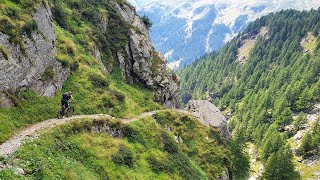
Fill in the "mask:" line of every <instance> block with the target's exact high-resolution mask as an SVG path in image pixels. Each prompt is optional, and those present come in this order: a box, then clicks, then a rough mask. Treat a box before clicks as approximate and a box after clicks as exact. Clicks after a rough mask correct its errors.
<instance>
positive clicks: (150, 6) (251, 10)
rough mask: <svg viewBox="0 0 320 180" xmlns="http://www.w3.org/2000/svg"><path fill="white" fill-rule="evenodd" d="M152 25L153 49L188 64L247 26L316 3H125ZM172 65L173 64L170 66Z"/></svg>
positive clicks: (155, 0) (221, 0)
mask: <svg viewBox="0 0 320 180" xmlns="http://www.w3.org/2000/svg"><path fill="white" fill-rule="evenodd" d="M129 1H130V2H131V3H132V4H134V5H136V6H137V7H138V11H139V14H141V15H147V16H149V18H150V19H151V20H152V21H153V24H154V25H153V27H152V29H151V38H152V41H153V43H154V44H155V47H156V49H158V50H159V51H161V52H162V53H163V54H169V55H170V56H168V60H169V63H174V64H179V62H181V64H188V63H190V62H192V61H193V60H195V59H196V58H198V57H200V56H202V55H204V54H205V53H209V52H211V51H217V50H219V49H220V48H221V47H222V46H223V45H224V44H225V43H227V42H229V41H230V40H231V39H232V38H233V37H235V36H236V35H237V34H238V33H239V32H241V31H242V30H244V29H245V27H246V26H247V25H248V24H249V22H251V21H254V20H255V19H257V18H259V17H261V16H264V15H267V14H269V13H272V12H277V11H281V10H284V9H297V10H309V9H311V8H318V7H319V6H320V3H319V1H318V0H305V1H300V0H264V1H262V0H259V1H256V0H244V1H238V0H197V1H195V0H151V1H146V0H129ZM172 65H173V64H172Z"/></svg>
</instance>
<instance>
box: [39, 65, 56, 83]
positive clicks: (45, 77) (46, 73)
mask: <svg viewBox="0 0 320 180" xmlns="http://www.w3.org/2000/svg"><path fill="white" fill-rule="evenodd" d="M53 77H54V70H53V69H52V68H48V69H46V70H45V71H44V73H43V74H42V76H41V80H42V81H48V80H51V79H53Z"/></svg>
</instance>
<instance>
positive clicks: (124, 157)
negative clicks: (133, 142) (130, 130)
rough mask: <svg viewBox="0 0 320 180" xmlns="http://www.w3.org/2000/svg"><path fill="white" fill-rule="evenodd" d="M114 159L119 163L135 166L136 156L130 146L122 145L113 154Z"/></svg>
mask: <svg viewBox="0 0 320 180" xmlns="http://www.w3.org/2000/svg"><path fill="white" fill-rule="evenodd" d="M112 161H113V162H114V163H116V164H118V165H127V166H129V167H133V163H134V158H133V153H132V151H131V150H130V148H128V147H126V146H124V145H122V146H120V148H119V151H118V152H117V153H116V154H113V155H112Z"/></svg>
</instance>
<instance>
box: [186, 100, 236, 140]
mask: <svg viewBox="0 0 320 180" xmlns="http://www.w3.org/2000/svg"><path fill="white" fill-rule="evenodd" d="M187 110H189V111H191V113H192V114H193V115H194V116H195V117H197V118H198V119H199V121H200V122H201V123H202V124H205V125H207V126H213V127H215V128H219V129H220V130H221V134H222V135H223V136H224V137H229V136H230V132H229V129H228V126H227V120H226V118H225V117H224V116H223V114H222V113H221V111H220V110H219V109H218V108H217V107H216V106H215V105H213V104H212V103H210V102H209V101H208V100H191V101H189V103H188V105H187Z"/></svg>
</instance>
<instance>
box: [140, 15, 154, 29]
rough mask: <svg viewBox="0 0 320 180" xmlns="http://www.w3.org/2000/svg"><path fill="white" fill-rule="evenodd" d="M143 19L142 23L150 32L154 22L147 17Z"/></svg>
mask: <svg viewBox="0 0 320 180" xmlns="http://www.w3.org/2000/svg"><path fill="white" fill-rule="evenodd" d="M141 19H142V22H143V23H144V24H145V25H146V27H147V29H148V30H149V29H150V28H151V27H152V22H151V20H150V19H149V17H148V16H146V15H143V16H142V17H141Z"/></svg>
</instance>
